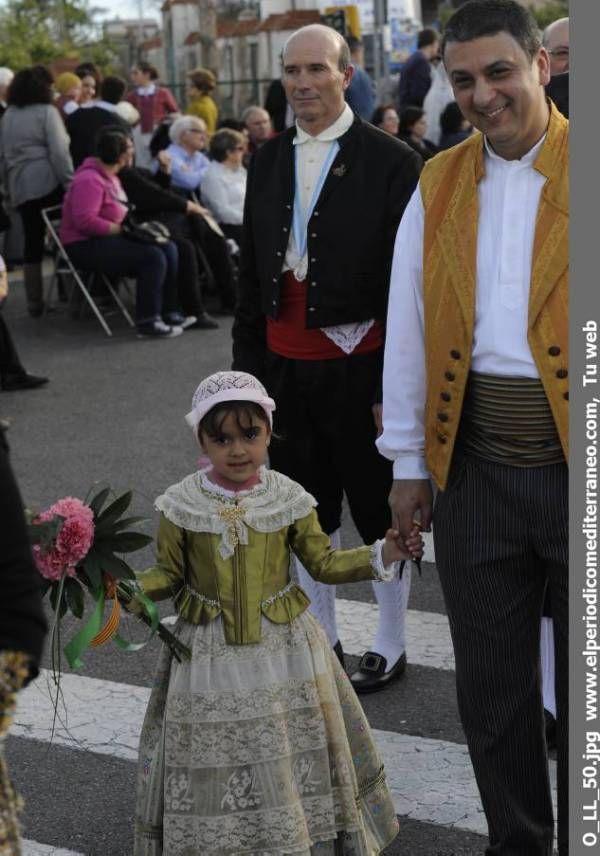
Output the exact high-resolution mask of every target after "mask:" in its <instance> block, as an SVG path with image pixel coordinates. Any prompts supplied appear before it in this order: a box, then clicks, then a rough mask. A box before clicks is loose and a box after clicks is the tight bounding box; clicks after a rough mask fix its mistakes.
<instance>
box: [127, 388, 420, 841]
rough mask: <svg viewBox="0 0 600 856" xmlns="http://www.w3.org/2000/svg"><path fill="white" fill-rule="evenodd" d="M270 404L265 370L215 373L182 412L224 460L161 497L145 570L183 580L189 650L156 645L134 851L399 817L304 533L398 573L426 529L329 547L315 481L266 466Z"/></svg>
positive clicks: (354, 831) (384, 835)
mask: <svg viewBox="0 0 600 856" xmlns="http://www.w3.org/2000/svg"><path fill="white" fill-rule="evenodd" d="M274 409H275V404H274V402H273V400H272V399H271V398H269V397H268V395H267V393H266V391H265V389H264V387H263V386H262V385H261V384H260V383H259V381H257V380H256V378H254V377H252V376H251V375H248V374H245V373H243V372H219V373H217V374H214V375H211V376H210V377H209V378H207V379H206V380H204V381H203V382H202V383H201V384H200V386H199V387H198V389H197V390H196V393H195V395H194V398H193V401H192V410H191V412H190V413H189V414H188V415H187V417H186V420H187V422H188V423H189V425H190V426H191V428H192V430H193V431H194V434H195V435H196V437H197V438H198V440H199V442H200V445H201V447H202V449H203V452H204V453H205V455H206V456H207V457H208V459H209V461H210V464H211V466H210V468H208V469H207V470H204V471H201V472H196V473H193V474H192V475H190V476H188V477H187V478H185V479H183V481H181V482H179V484H176V485H173V486H172V487H170V488H168V490H167V491H166V492H165V493H164V494H163V495H162V496H160V497H159V498H158V499H157V501H156V507H157V508H158V509H159V510H160V512H161V518H160V524H159V532H158V560H157V563H156V565H155V566H154V567H152V568H150V569H149V570H147V571H143V572H141V573H140V574H139V575H138V580H139V583H140V585H141V587H142V588H143V590H144V591H145V592H146V594H148V595H149V596H150V597H151V598H153V599H154V600H161V599H164V598H168V597H173V598H174V600H175V605H176V607H177V611H178V613H179V619H178V621H177V624H176V625H175V631H176V633H177V635H178V636H179V638H180V639H181V641H182V642H184V643H185V644H186V645H187V646H188V647H189V648H190V650H191V652H192V658H191V661H188V662H183V663H178V662H176V661H171V658H170V655H169V654H168V652H166V650H165V651H163V652H161V655H160V659H159V664H158V670H157V675H156V679H155V682H154V688H153V691H152V696H151V698H150V703H149V706H148V710H147V713H146V718H145V721H144V726H143V730H142V736H141V742H140V756H139V769H138V793H137V810H136V815H137V816H136V833H135V849H134V853H135V856H158V854H164V856H175V854H177V856H199V854H202V856H209V854H214V856H216V854H218V856H231V854H242V853H243V854H247V856H267V854H271V856H273V854H299V856H309V854H310V856H317V854H318V856H371V854H376V853H380V852H381V851H382V850H383V848H384V847H386V846H387V845H388V844H389V843H390V841H392V840H393V839H394V838H395V836H396V834H397V820H396V816H395V812H394V807H393V804H392V801H391V798H390V794H389V791H388V789H387V786H386V782H385V774H384V771H383V765H382V763H381V759H380V757H379V755H378V753H377V750H376V748H375V746H374V744H373V739H372V737H371V733H370V730H369V725H368V723H367V720H366V718H365V716H364V713H363V711H362V708H361V707H360V704H359V702H358V699H357V698H356V696H355V694H354V691H353V689H352V687H351V685H350V682H349V680H348V678H347V677H346V675H345V673H344V671H343V670H342V668H341V666H340V665H339V662H338V660H337V657H336V655H335V654H334V653H333V652H332V650H331V648H330V646H329V643H328V641H327V637H326V636H325V633H324V631H323V630H322V629H321V627H320V626H319V625H318V624H317V622H316V621H315V619H314V618H313V617H312V616H311V615H310V614H309V612H307V611H306V609H307V606H308V603H309V601H308V598H307V597H306V595H305V594H304V592H303V591H302V590H301V589H300V588H299V587H298V586H297V585H296V584H295V583H294V582H292V581H290V576H289V564H290V551H294V552H295V553H297V554H298V556H299V557H300V559H301V561H302V562H303V564H304V565H305V567H306V568H308V569H309V571H310V573H311V574H312V575H313V576H314V577H315V579H318V580H320V581H321V582H331V583H341V582H350V581H356V580H366V579H390V577H391V576H392V575H393V574H394V573H396V569H395V567H390V565H392V563H393V562H395V561H398V560H401V559H410V558H411V557H414V556H420V555H421V552H422V542H421V537H420V535H419V533H418V531H417V529H416V528H415V531H414V532H413V533H411V535H410V537H409V538H408V539H407V542H406V546H405V547H404V546H400V545H399V538H398V533H397V532H394V531H393V530H389V531H388V532H387V534H386V538H385V541H379V542H377V543H376V544H374V545H373V546H372V547H359V548H357V549H353V550H335V551H334V550H332V549H331V547H330V544H329V539H328V537H327V536H326V535H325V534H324V533H323V532H322V530H321V529H320V527H319V524H318V521H317V515H316V512H315V508H314V507H315V504H316V503H315V500H314V499H313V497H312V496H310V494H308V493H306V491H305V490H304V489H303V488H302V487H301V486H300V485H299V484H297V483H296V482H293V481H291V480H290V479H288V478H287V477H286V476H283V475H281V474H280V473H277V472H274V471H273V470H268V469H266V468H265V467H264V466H263V465H264V462H265V458H266V455H267V449H268V446H269V442H270V439H271V422H272V411H273V410H274Z"/></svg>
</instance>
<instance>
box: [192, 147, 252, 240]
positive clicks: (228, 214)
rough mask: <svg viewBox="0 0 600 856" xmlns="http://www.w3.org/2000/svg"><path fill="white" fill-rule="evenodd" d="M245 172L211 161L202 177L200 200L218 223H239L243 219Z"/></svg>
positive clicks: (241, 167) (241, 169)
mask: <svg viewBox="0 0 600 856" xmlns="http://www.w3.org/2000/svg"><path fill="white" fill-rule="evenodd" d="M246 178H247V173H246V170H245V169H244V167H243V166H240V167H239V168H238V169H229V167H227V166H225V165H224V164H222V163H218V162H217V161H211V162H210V164H209V165H208V167H207V169H206V172H205V173H204V176H203V178H202V202H203V203H204V204H205V205H206V207H207V208H210V210H211V211H212V213H213V215H214V217H215V219H216V220H217V221H218V222H219V223H226V224H230V225H235V226H237V225H240V224H241V223H242V221H243V219H244V199H245V197H246Z"/></svg>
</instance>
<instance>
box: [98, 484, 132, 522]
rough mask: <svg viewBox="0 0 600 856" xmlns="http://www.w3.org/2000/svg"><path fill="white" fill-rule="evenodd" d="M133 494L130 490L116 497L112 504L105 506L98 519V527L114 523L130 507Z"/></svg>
mask: <svg viewBox="0 0 600 856" xmlns="http://www.w3.org/2000/svg"><path fill="white" fill-rule="evenodd" d="M132 497H133V494H132V492H131V491H130V490H128V491H127V493H124V494H122V495H121V496H118V497H117V498H116V499H115V501H114V502H111V504H110V505H109V506H107V507H106V508H105V509H104V511H103V512H102V514H101V515H100V516H99V517H98V525H104V524H106V523H115V521H117V520H118V519H119V517H120V516H121V515H122V514H124V513H125V512H126V511H127V509H128V508H129V506H130V505H131V500H132Z"/></svg>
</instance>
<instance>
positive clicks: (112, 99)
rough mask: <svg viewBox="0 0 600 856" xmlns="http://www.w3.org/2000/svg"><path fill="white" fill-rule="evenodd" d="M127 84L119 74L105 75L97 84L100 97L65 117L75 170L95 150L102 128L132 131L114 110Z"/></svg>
mask: <svg viewBox="0 0 600 856" xmlns="http://www.w3.org/2000/svg"><path fill="white" fill-rule="evenodd" d="M126 85H127V84H126V83H125V81H124V80H121V78H120V77H112V76H110V75H109V76H108V77H105V78H104V80H103V81H102V83H101V84H100V100H99V101H90V102H89V103H90V106H89V107H86V106H83V107H80V108H79V109H78V110H75V111H74V112H73V113H71V114H70V115H69V116H67V119H66V122H65V124H66V126H67V131H68V134H69V137H70V138H71V157H72V159H73V166H74V167H75V169H77V167H78V166H81V164H82V163H83V161H84V160H85V159H86V158H87V157H91V156H92V155H94V154H95V153H96V152H95V142H96V137H97V136H98V132H99V131H100V129H101V128H105V127H106V126H107V125H115V126H118V127H120V128H123V130H124V131H127V133H128V134H129V133H131V128H130V127H129V125H128V124H127V122H126V121H125V120H124V119H121V117H120V116H119V114H118V113H117V104H118V103H119V101H121V100H122V98H123V93H124V92H125V88H126Z"/></svg>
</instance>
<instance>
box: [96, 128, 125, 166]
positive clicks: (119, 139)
mask: <svg viewBox="0 0 600 856" xmlns="http://www.w3.org/2000/svg"><path fill="white" fill-rule="evenodd" d="M129 140H130V136H129V134H128V133H127V131H125V130H124V129H123V128H120V127H119V126H118V125H106V127H104V128H100V130H99V131H98V135H97V136H96V139H95V141H94V151H95V154H96V157H97V158H99V159H100V160H101V161H102V163H105V164H106V165H107V166H114V165H115V164H116V163H117V161H118V160H119V158H120V157H121V155H123V154H125V152H126V151H127V143H128V142H129Z"/></svg>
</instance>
